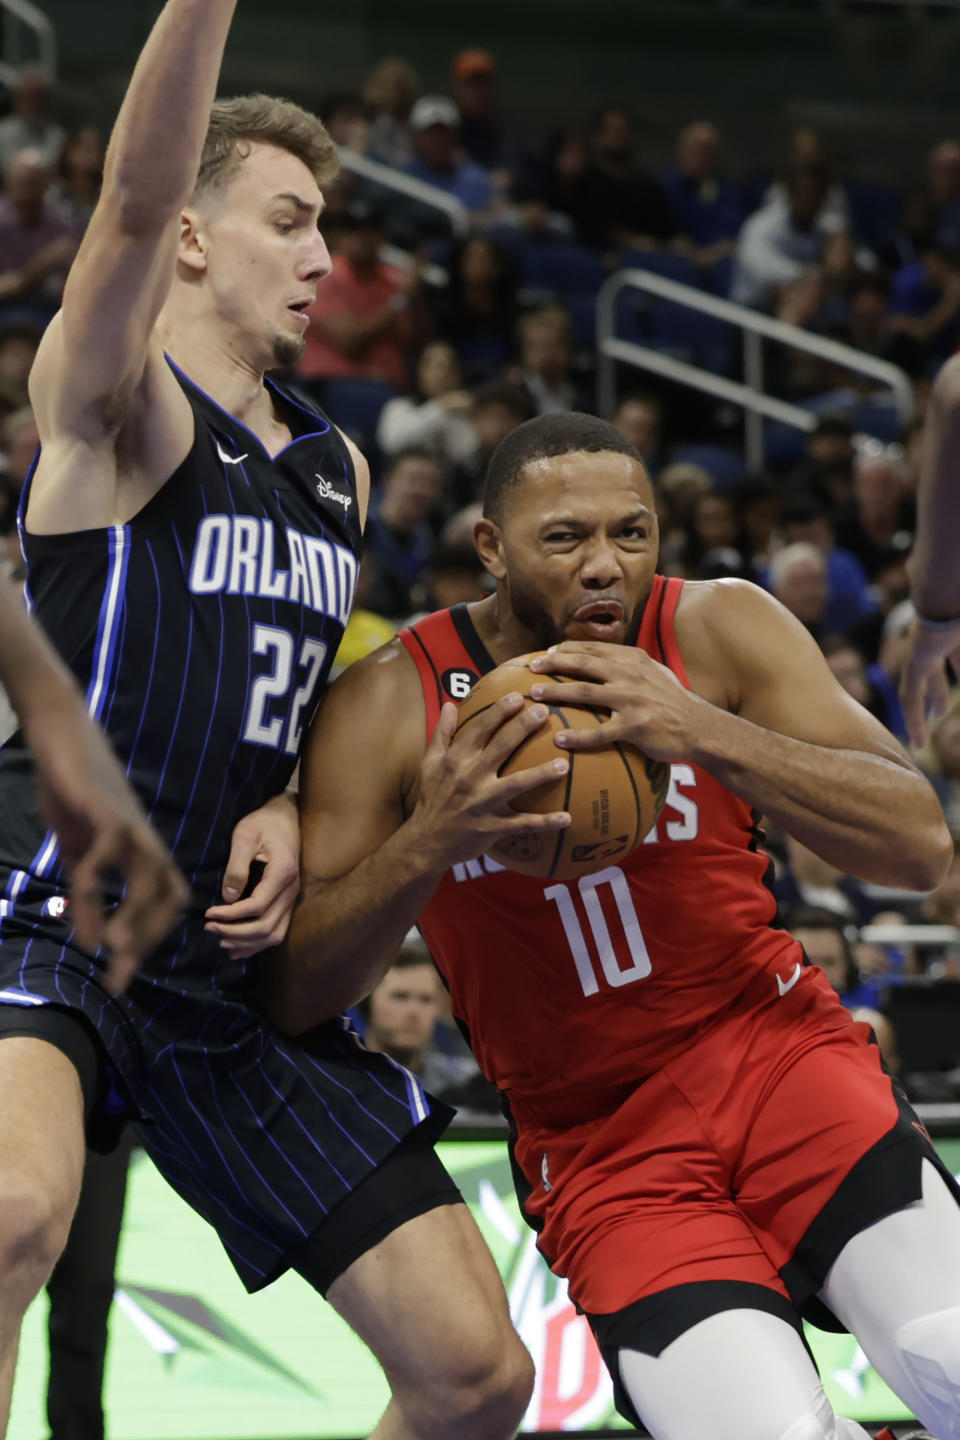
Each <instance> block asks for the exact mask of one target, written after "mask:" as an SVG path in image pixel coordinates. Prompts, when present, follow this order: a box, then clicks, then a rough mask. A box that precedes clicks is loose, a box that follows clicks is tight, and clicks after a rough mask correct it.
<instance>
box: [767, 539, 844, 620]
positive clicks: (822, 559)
mask: <svg viewBox="0 0 960 1440" xmlns="http://www.w3.org/2000/svg"><path fill="white" fill-rule="evenodd" d="M769 574H770V589H771V590H772V591H773V593H774V595H776V597H777V599H778V600H779V601H780V603H781V604H782V605H785V606H786V607H787V609H788V610H789V611H790V613H791V615H795V616H796V617H797V619H798V620H799V621H800V623H801V625H805V626H806V627H807V629H808V630H809V631H810V633H811V634H812V635H813V636H814V637H815V638H816V637H819V636H820V635H822V634H823V631H824V616H825V615H826V610H827V601H828V599H829V594H830V592H829V589H828V586H827V561H826V556H825V555H824V553H823V551H822V550H821V549H820V548H819V546H817V545H811V544H810V542H809V541H799V542H797V543H796V544H794V545H787V546H785V547H784V549H783V550H778V551H777V553H776V555H774V557H773V559H772V560H771V562H770V572H769Z"/></svg>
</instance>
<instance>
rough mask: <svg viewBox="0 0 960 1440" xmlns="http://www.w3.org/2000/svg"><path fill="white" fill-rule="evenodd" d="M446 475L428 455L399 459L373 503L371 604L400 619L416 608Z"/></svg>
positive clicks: (369, 527)
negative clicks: (415, 592)
mask: <svg viewBox="0 0 960 1440" xmlns="http://www.w3.org/2000/svg"><path fill="white" fill-rule="evenodd" d="M442 492H443V473H442V471H441V469H440V466H439V465H438V464H437V462H436V460H435V459H434V457H433V456H432V455H431V454H429V452H428V451H426V450H406V451H404V452H403V453H402V454H400V455H397V456H396V457H395V458H394V460H393V461H392V463H391V464H390V466H389V467H388V469H387V472H386V474H385V475H384V477H383V483H382V484H381V486H380V487H379V489H377V490H375V491H374V492H373V494H372V496H371V500H370V514H369V517H368V519H367V530H366V550H367V551H368V552H369V554H370V555H371V556H372V558H373V560H374V562H375V569H374V576H373V579H372V582H371V590H370V595H369V598H368V605H369V608H370V609H371V610H375V611H376V612H377V614H378V615H384V616H386V617H387V618H388V619H391V620H394V619H396V620H398V621H399V620H402V619H403V618H404V617H405V616H407V615H409V614H410V611H411V610H412V609H413V599H412V593H411V592H412V589H413V586H414V585H415V583H416V582H417V580H418V579H419V577H420V573H421V571H422V570H423V569H424V567H425V566H426V565H427V564H428V562H429V560H430V557H431V555H432V554H433V548H434V544H435V539H434V533H433V529H432V527H431V525H430V518H431V516H432V515H433V513H434V512H435V511H436V509H437V507H438V506H439V504H440V499H441V495H442Z"/></svg>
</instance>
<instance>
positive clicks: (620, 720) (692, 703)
mask: <svg viewBox="0 0 960 1440" xmlns="http://www.w3.org/2000/svg"><path fill="white" fill-rule="evenodd" d="M530 668H531V670H534V671H536V672H537V673H538V674H541V675H543V677H544V678H543V683H542V684H537V685H532V686H531V687H530V695H531V697H532V698H533V699H534V700H541V701H543V703H544V704H546V705H590V706H593V707H595V708H599V709H602V710H609V711H610V719H609V720H606V721H604V723H603V724H602V725H596V726H592V727H591V728H590V729H583V730H580V729H571V730H561V731H560V732H559V733H558V735H557V736H556V737H555V739H556V743H557V744H558V745H560V746H561V747H562V748H563V749H565V750H596V749H597V748H598V747H599V746H601V745H611V744H613V742H614V741H621V740H626V741H627V743H628V744H630V745H634V746H636V748H637V749H638V750H642V751H643V753H644V754H645V755H649V756H650V757H651V759H653V760H663V761H665V762H667V763H670V762H671V761H674V760H684V759H686V758H687V756H688V755H689V753H690V750H691V745H692V741H693V739H694V737H695V736H696V735H697V733H698V731H699V729H700V728H701V726H702V724H703V719H702V712H703V707H704V705H705V704H706V701H704V700H701V699H700V698H699V696H697V695H694V694H693V692H692V691H690V690H685V689H684V687H683V686H682V685H681V683H680V681H679V680H678V679H677V677H676V676H675V675H674V674H673V672H672V671H671V670H669V669H668V668H667V666H666V665H661V664H660V663H659V662H658V661H656V660H653V659H651V657H650V656H649V655H648V654H647V653H646V652H645V651H644V650H638V649H637V648H636V647H635V646H633V645H609V644H605V643H604V642H603V641H601V640H564V641H563V643H562V644H561V645H554V646H553V647H552V648H551V649H550V650H548V651H547V653H546V655H543V656H540V657H539V658H538V659H536V660H533V661H531V665H530ZM551 674H553V675H564V676H569V677H570V680H568V681H566V682H565V683H563V684H558V683H557V682H556V681H551V679H550V676H551Z"/></svg>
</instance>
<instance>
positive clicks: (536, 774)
mask: <svg viewBox="0 0 960 1440" xmlns="http://www.w3.org/2000/svg"><path fill="white" fill-rule="evenodd" d="M569 769H570V762H569V760H564V759H563V757H562V756H561V758H560V759H559V760H546V761H544V763H543V764H542V765H531V766H530V767H529V769H527V770H517V771H515V772H514V773H513V774H512V775H504V776H503V778H502V779H500V780H498V781H497V783H496V790H495V791H494V799H495V801H496V804H497V806H498V807H499V806H502V805H506V804H508V803H509V802H510V801H511V800H515V799H516V798H517V796H519V795H526V794H527V793H528V792H529V791H531V790H536V789H537V788H538V787H539V786H541V785H555V784H556V783H557V781H558V780H561V779H562V778H563V776H564V775H566V773H567V771H568V770H569Z"/></svg>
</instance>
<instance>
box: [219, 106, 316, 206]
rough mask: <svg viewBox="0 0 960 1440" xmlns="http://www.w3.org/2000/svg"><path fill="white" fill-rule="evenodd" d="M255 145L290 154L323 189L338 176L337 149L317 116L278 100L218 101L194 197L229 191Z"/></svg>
mask: <svg viewBox="0 0 960 1440" xmlns="http://www.w3.org/2000/svg"><path fill="white" fill-rule="evenodd" d="M254 144H261V145H276V146H277V147H278V148H279V149H280V150H287V151H289V152H290V154H291V155H295V156H296V157H297V159H298V160H302V161H303V163H304V165H306V167H307V169H308V170H309V171H310V173H311V174H312V175H313V177H314V179H315V180H316V182H317V184H318V185H319V186H321V188H322V187H323V186H325V185H329V184H331V182H332V181H334V180H335V179H336V178H337V175H338V174H339V171H340V162H339V160H338V159H337V147H336V146H335V145H334V143H333V141H332V140H331V138H330V135H329V134H328V132H327V129H326V126H325V125H324V124H323V123H322V122H321V121H320V120H318V119H317V117H316V115H311V114H310V112H309V110H304V109H303V108H302V107H301V106H300V105H295V104H294V103H293V101H292V100H280V99H277V98H276V97H275V96H273V95H238V96H236V97H235V98H234V99H232V100H218V101H217V102H216V103H215V105H214V107H213V109H212V110H211V111H210V124H209V127H208V129H207V138H206V140H205V141H204V144H203V154H202V155H201V157H200V169H199V171H198V173H197V183H196V187H195V193H197V192H199V191H202V190H215V189H220V188H222V187H223V186H224V185H226V184H227V183H228V182H229V181H230V180H231V179H232V178H233V176H234V175H235V174H236V171H237V169H238V167H239V166H240V164H241V162H242V161H243V160H245V159H246V157H247V156H248V155H249V154H250V147H251V145H254Z"/></svg>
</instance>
